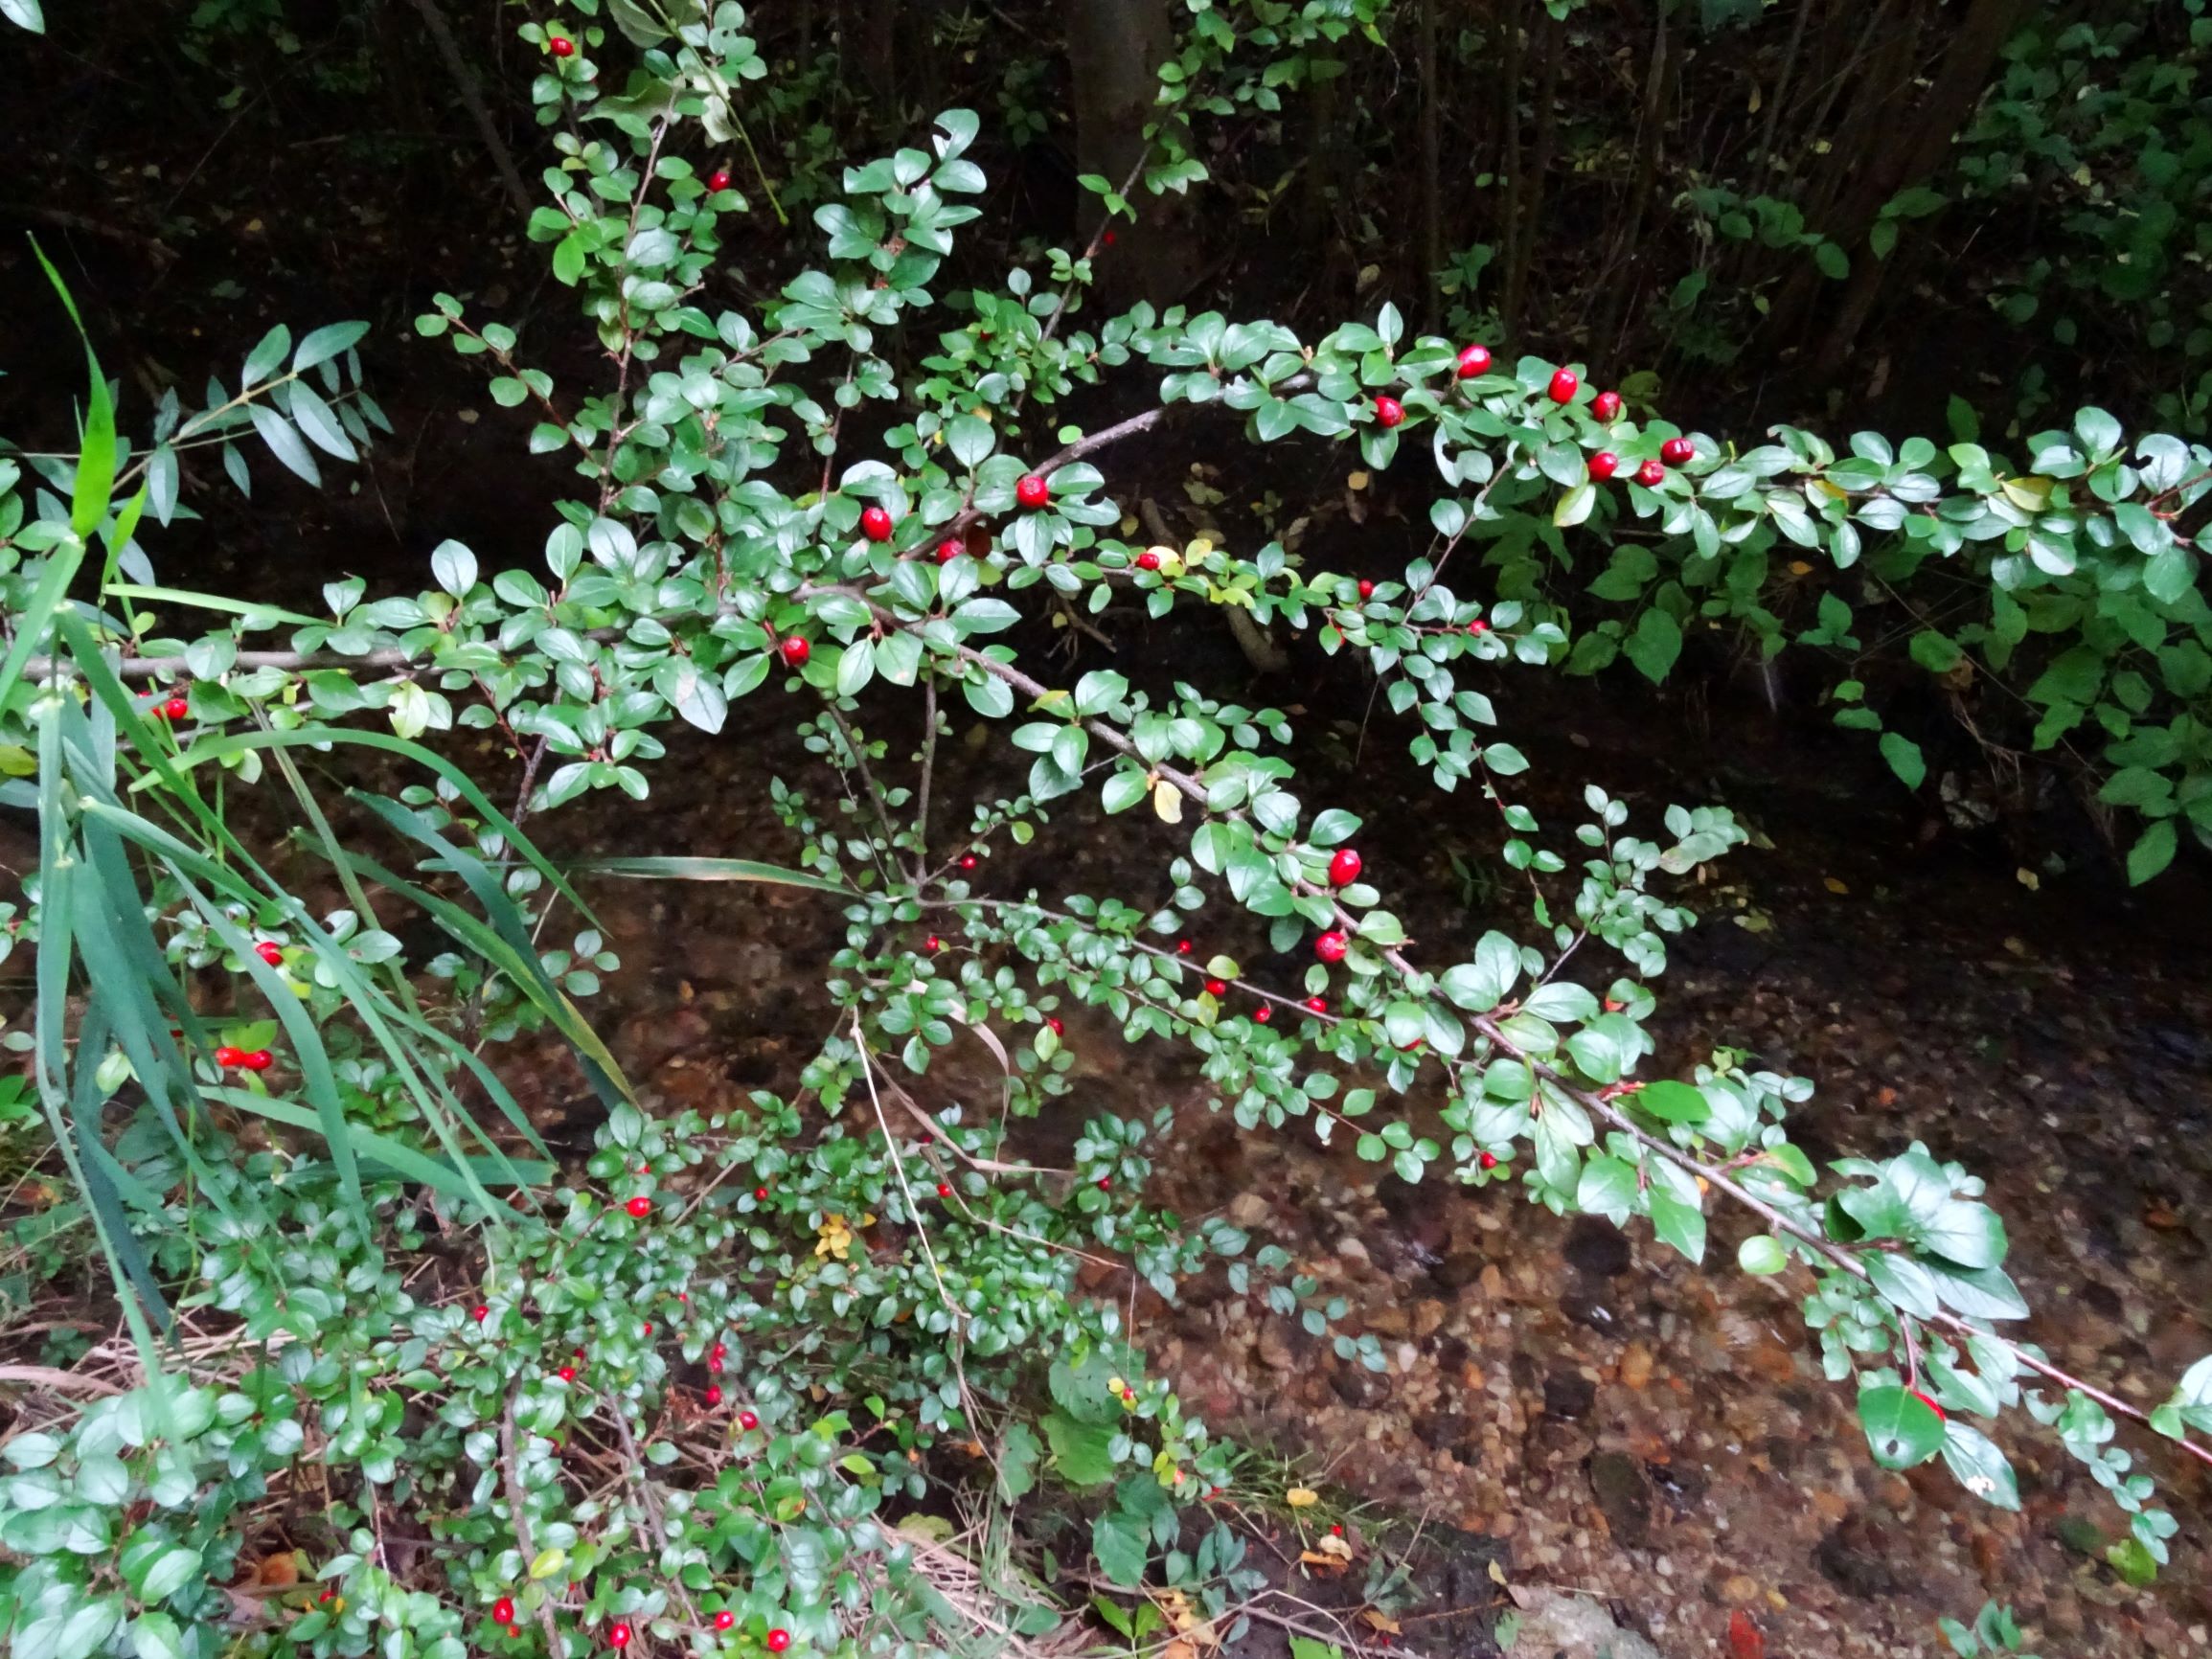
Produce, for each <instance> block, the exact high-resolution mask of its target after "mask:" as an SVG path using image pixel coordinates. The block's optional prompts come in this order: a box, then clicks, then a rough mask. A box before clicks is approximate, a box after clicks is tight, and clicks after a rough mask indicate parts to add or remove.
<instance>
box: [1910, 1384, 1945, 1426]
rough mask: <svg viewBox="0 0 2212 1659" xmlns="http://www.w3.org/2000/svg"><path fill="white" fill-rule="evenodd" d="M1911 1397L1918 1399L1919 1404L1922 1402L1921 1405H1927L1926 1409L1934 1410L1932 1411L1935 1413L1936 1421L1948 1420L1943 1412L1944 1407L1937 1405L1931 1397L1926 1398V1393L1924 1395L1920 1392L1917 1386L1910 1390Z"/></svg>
mask: <svg viewBox="0 0 2212 1659" xmlns="http://www.w3.org/2000/svg"><path fill="white" fill-rule="evenodd" d="M1912 1398H1915V1399H1917V1400H1919V1401H1920V1403H1921V1404H1923V1405H1925V1406H1927V1409H1928V1410H1930V1411H1932V1412H1934V1413H1935V1415H1936V1419H1937V1420H1938V1421H1948V1420H1949V1419H1948V1417H1947V1416H1946V1414H1945V1412H1944V1409H1943V1407H1942V1406H1940V1405H1938V1404H1936V1403H1935V1401H1934V1400H1932V1399H1930V1398H1928V1397H1927V1395H1925V1394H1923V1393H1921V1391H1920V1390H1919V1389H1917V1388H1916V1389H1914V1390H1913V1391H1912Z"/></svg>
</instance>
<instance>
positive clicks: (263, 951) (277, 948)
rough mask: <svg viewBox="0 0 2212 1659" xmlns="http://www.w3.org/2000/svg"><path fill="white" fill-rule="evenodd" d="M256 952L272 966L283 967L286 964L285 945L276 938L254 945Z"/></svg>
mask: <svg viewBox="0 0 2212 1659" xmlns="http://www.w3.org/2000/svg"><path fill="white" fill-rule="evenodd" d="M254 954H255V955H256V956H258V957H260V958H261V959H262V961H263V962H265V963H267V964H268V965H269V966H271V967H282V966H285V947H284V946H283V945H281V944H279V943H276V942H275V941H274V940H268V939H264V940H262V943H259V944H257V945H255V946H254Z"/></svg>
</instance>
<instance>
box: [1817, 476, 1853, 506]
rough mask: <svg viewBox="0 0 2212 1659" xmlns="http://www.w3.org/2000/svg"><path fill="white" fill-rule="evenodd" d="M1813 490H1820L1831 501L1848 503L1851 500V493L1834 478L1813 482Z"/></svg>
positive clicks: (1818, 479) (1819, 479)
mask: <svg viewBox="0 0 2212 1659" xmlns="http://www.w3.org/2000/svg"><path fill="white" fill-rule="evenodd" d="M1813 489H1817V490H1819V491H1820V493H1821V494H1823V495H1825V496H1827V497H1828V499H1829V500H1831V501H1848V500H1850V499H1851V491H1850V490H1848V489H1844V488H1843V486H1842V485H1840V484H1838V483H1836V481H1835V480H1834V479H1832V478H1815V479H1814V480H1813Z"/></svg>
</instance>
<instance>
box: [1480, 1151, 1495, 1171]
mask: <svg viewBox="0 0 2212 1659" xmlns="http://www.w3.org/2000/svg"><path fill="white" fill-rule="evenodd" d="M1481 1161H1482V1167H1483V1168H1484V1169H1486V1170H1494V1169H1496V1168H1497V1154H1496V1153H1495V1152H1485V1153H1483V1155H1482V1160H1481Z"/></svg>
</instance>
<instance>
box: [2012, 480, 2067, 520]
mask: <svg viewBox="0 0 2212 1659" xmlns="http://www.w3.org/2000/svg"><path fill="white" fill-rule="evenodd" d="M2055 488H2057V485H2056V482H2055V481H2054V480H2052V479H2048V478H2045V477H2043V476H2042V474H2041V473H2036V474H2034V475H2033V476H2031V477H2027V478H2008V479H2006V480H2005V483H2004V490H2005V499H2006V500H2007V501H2009V502H2011V503H2012V504H2013V505H2014V506H2015V507H2017V508H2018V509H2019V510H2020V511H2022V512H2041V511H2043V510H2044V509H2045V508H2047V507H2048V506H2050V504H2051V491H2052V489H2055Z"/></svg>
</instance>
